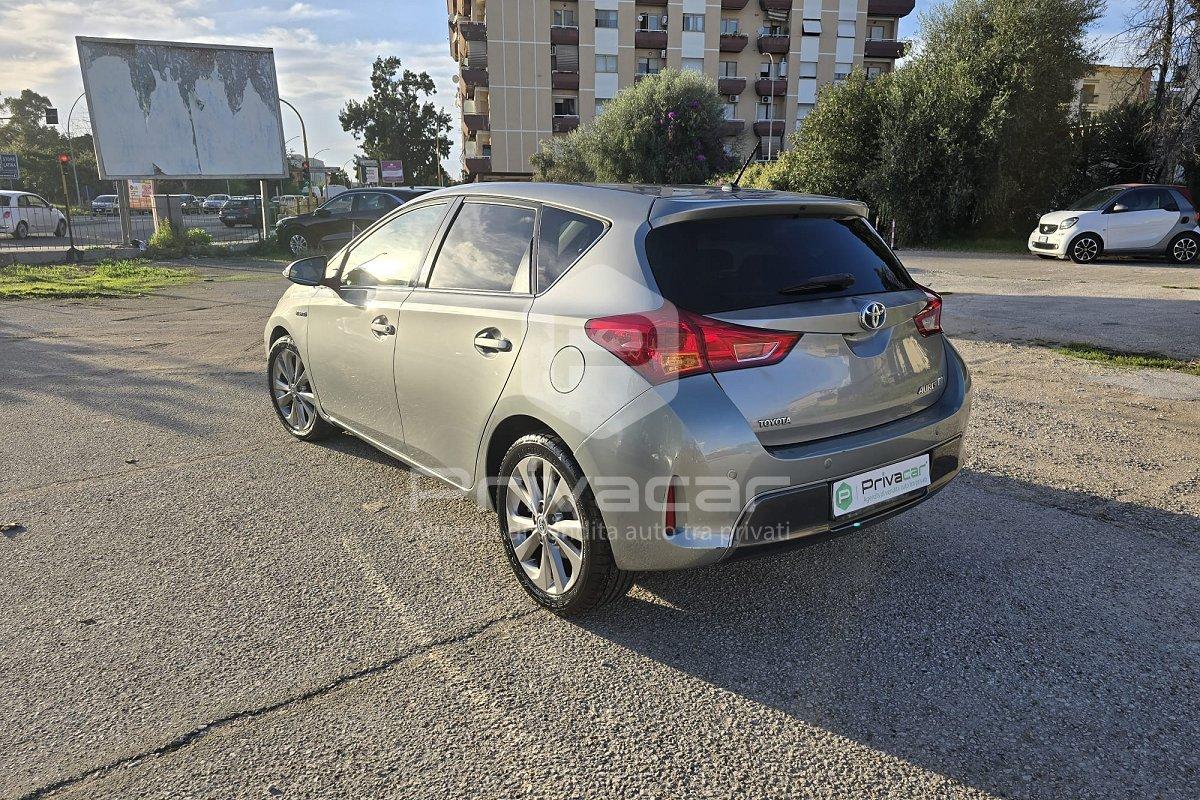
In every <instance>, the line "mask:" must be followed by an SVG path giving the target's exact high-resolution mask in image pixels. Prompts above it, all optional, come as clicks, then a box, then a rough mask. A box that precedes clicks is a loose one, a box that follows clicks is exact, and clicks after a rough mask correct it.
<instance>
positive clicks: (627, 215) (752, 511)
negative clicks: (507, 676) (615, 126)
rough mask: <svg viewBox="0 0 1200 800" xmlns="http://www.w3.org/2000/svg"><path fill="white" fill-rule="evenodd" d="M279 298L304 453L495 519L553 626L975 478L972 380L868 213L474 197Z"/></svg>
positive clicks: (400, 215) (282, 368) (403, 220)
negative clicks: (388, 471)
mask: <svg viewBox="0 0 1200 800" xmlns="http://www.w3.org/2000/svg"><path fill="white" fill-rule="evenodd" d="M284 274H285V275H286V276H287V277H289V278H290V279H291V280H292V281H293V282H294V283H295V284H296V285H295V286H293V287H291V288H290V289H289V290H288V291H287V292H286V293H285V294H284V296H283V298H282V299H281V300H280V302H279V304H278V306H277V307H276V309H275V311H274V313H273V314H272V315H271V318H270V321H269V322H268V324H267V326H266V331H265V343H266V346H267V353H268V355H267V375H268V388H269V390H270V393H271V398H272V401H273V402H274V407H275V410H276V412H277V414H278V416H279V419H280V420H281V421H282V422H283V424H284V426H285V427H286V428H287V430H288V431H289V432H290V433H291V434H292V435H293V436H296V437H298V438H300V439H305V440H309V439H318V438H321V437H323V436H327V435H329V434H330V433H332V432H333V431H335V430H337V429H338V428H341V429H344V430H347V431H350V432H352V433H354V435H356V436H358V437H360V438H362V439H363V440H364V441H367V442H369V443H371V444H373V445H374V446H376V447H377V448H379V449H380V450H382V451H384V452H385V453H388V454H390V455H392V456H395V457H396V458H398V459H400V460H401V461H404V462H406V463H407V464H409V465H411V466H412V467H413V468H414V469H416V470H419V471H421V472H424V473H427V474H430V475H433V476H436V477H438V478H441V479H442V480H443V481H445V482H447V483H448V484H450V485H452V486H454V487H456V488H457V489H459V490H460V491H462V492H464V493H467V494H470V495H473V496H474V497H475V498H476V499H477V500H478V501H479V502H480V503H481V505H483V506H484V507H486V508H490V509H492V510H493V511H494V512H495V513H496V515H497V521H498V527H499V531H500V538H501V541H502V543H503V546H504V549H505V552H506V553H507V557H508V560H509V562H510V564H511V565H512V568H513V572H514V574H515V576H516V578H517V580H518V581H519V582H520V583H521V585H522V586H523V587H524V589H525V590H526V591H527V592H528V593H529V594H530V595H531V596H532V597H533V598H535V599H536V600H537V602H539V603H541V604H542V605H544V606H546V607H547V608H550V609H552V610H554V611H556V612H558V613H563V614H569V613H577V612H581V611H584V610H587V609H589V608H591V607H593V606H595V605H597V604H600V603H603V602H606V601H609V600H612V599H614V598H617V597H620V596H621V595H622V594H623V593H624V592H625V591H626V590H627V589H628V587H629V585H630V582H631V581H632V579H633V576H634V575H635V574H636V573H637V572H639V571H642V570H670V569H680V568H686V567H697V566H701V565H704V564H711V563H713V562H716V561H720V560H721V559H724V558H728V557H730V556H732V555H734V554H736V553H743V552H764V551H765V550H766V549H767V548H768V546H769V545H773V544H778V543H781V542H794V541H798V540H803V539H806V538H808V537H812V536H814V535H817V534H822V533H829V532H833V533H842V532H850V531H856V530H858V529H861V528H862V527H864V526H867V525H870V524H872V523H875V522H878V521H880V520H882V519H885V518H887V517H889V516H891V515H893V514H896V513H898V512H901V511H904V510H906V509H909V508H911V507H913V506H914V505H916V504H918V503H920V502H922V501H923V500H925V499H926V498H928V497H929V496H930V495H931V494H932V493H934V492H936V491H937V490H939V489H941V488H942V487H944V486H946V484H947V483H948V482H949V481H950V480H951V479H952V478H953V477H954V476H955V474H956V473H957V472H958V469H959V464H960V458H961V448H962V437H963V433H964V429H965V427H966V424H967V418H968V415H969V413H970V388H971V383H970V377H969V375H968V373H967V369H966V367H965V365H964V364H963V361H962V359H961V358H960V357H959V356H958V354H957V353H956V352H955V350H954V348H953V347H952V346H951V345H950V343H949V342H948V341H946V338H945V337H944V336H943V335H942V330H941V300H940V299H939V298H938V296H937V295H936V294H934V293H933V292H932V291H930V290H928V289H925V288H923V287H921V286H919V285H918V284H917V283H915V282H914V281H913V279H912V277H911V276H910V275H909V274H908V272H907V271H906V270H905V269H904V267H903V266H902V265H901V263H900V262H899V261H898V260H897V259H896V257H895V255H894V254H893V253H892V252H891V251H890V250H889V249H888V247H887V245H886V244H885V243H884V242H883V240H882V239H881V238H880V237H879V236H878V235H877V234H876V233H875V231H874V230H873V229H872V228H871V226H870V225H869V224H868V222H867V220H866V207H865V206H863V205H862V204H860V203H856V202H850V201H846V200H839V199H835V198H829V197H815V196H804V195H795V194H786V193H778V192H767V191H756V190H738V191H723V190H721V189H710V188H672V187H665V188H658V187H602V186H579V185H556V184H546V183H533V184H490V185H489V184H475V185H468V186H460V187H455V188H454V189H450V190H443V191H438V192H434V193H432V194H429V195H427V196H425V197H422V198H420V199H418V200H416V201H414V202H412V203H409V204H407V205H405V206H404V207H402V208H400V209H399V210H397V211H396V212H393V213H392V214H390V215H388V216H387V217H386V218H384V219H383V220H382V221H380V222H379V223H377V224H376V225H374V226H372V227H371V228H370V229H369V230H367V231H366V232H365V233H364V234H363V235H362V236H360V237H359V238H358V239H356V240H355V241H354V242H352V243H351V244H350V245H348V246H347V247H344V248H342V249H341V250H340V251H338V252H337V253H336V254H334V255H333V256H332V257H329V258H326V257H324V256H317V257H310V258H305V259H301V260H299V261H296V262H294V263H293V264H291V265H289V266H288V268H287V269H286V270H285V271H284ZM411 499H412V500H416V501H419V500H420V499H421V498H419V497H414V498H411ZM416 505H417V504H414V507H416ZM462 535H463V537H464V545H463V546H464V547H471V546H473V542H469V541H467V537H469V536H470V535H471V534H470V532H468V531H463V534H462ZM447 557H450V554H447ZM764 588H765V587H764Z"/></svg>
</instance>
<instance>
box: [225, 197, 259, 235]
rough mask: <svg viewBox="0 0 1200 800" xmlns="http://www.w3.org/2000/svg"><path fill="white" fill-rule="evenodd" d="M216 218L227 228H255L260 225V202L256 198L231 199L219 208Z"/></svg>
mask: <svg viewBox="0 0 1200 800" xmlns="http://www.w3.org/2000/svg"><path fill="white" fill-rule="evenodd" d="M217 217H218V219H220V220H221V222H224V223H225V225H226V227H229V228H232V227H233V226H234V225H250V226H251V227H257V226H259V225H261V224H262V200H260V199H259V198H257V197H231V198H229V199H228V200H226V201H225V205H223V206H221V210H220V211H219V212H218V213H217Z"/></svg>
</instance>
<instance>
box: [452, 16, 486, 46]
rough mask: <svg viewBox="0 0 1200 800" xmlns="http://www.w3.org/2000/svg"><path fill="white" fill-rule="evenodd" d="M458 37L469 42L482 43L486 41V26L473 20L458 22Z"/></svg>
mask: <svg viewBox="0 0 1200 800" xmlns="http://www.w3.org/2000/svg"><path fill="white" fill-rule="evenodd" d="M458 35H459V36H461V37H462V38H464V39H466V40H467V41H470V42H482V41H485V40H486V39H487V25H486V24H485V23H482V22H475V21H474V20H466V19H464V20H460V21H459V22H458Z"/></svg>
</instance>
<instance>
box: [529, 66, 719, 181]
mask: <svg viewBox="0 0 1200 800" xmlns="http://www.w3.org/2000/svg"><path fill="white" fill-rule="evenodd" d="M721 112H722V101H721V97H720V95H719V94H717V86H716V83H715V82H714V81H713V80H712V79H711V78H707V77H705V76H703V75H701V74H700V73H698V72H693V71H688V70H684V71H680V70H665V71H663V72H661V73H659V74H658V75H648V76H646V77H644V78H642V79H641V80H640V81H638V82H636V83H634V84H633V85H632V86H627V87H626V88H624V89H622V90H621V91H620V92H618V93H617V96H616V97H614V98H613V99H612V100H611V101H610V102H609V103H608V105H607V106H606V107H605V109H604V113H603V114H602V115H600V116H599V117H597V118H596V119H595V120H594V121H593V122H590V123H588V124H586V125H582V126H580V127H579V128H576V129H575V130H574V131H572V132H571V133H569V134H567V135H566V136H564V137H561V138H554V139H549V140H547V141H544V142H542V148H541V150H540V151H538V152H537V153H535V154H534V155H533V158H531V159H530V163H531V164H532V165H533V167H534V173H535V177H537V179H538V180H550V181H568V182H569V181H600V182H605V183H608V182H612V183H705V182H707V181H708V180H709V179H710V178H712V176H713V175H716V174H720V173H721V172H724V171H726V170H728V169H729V167H730V166H731V164H732V163H733V162H732V160H731V159H730V158H729V157H728V156H727V155H726V154H725V150H724V146H723V144H722V138H721V121H722V114H721Z"/></svg>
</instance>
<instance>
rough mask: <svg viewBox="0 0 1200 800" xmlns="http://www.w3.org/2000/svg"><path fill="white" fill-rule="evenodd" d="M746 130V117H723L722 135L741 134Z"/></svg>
mask: <svg viewBox="0 0 1200 800" xmlns="http://www.w3.org/2000/svg"><path fill="white" fill-rule="evenodd" d="M745 130H746V120H744V119H723V120H721V135H722V136H741V135H742V132H743V131H745Z"/></svg>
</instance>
